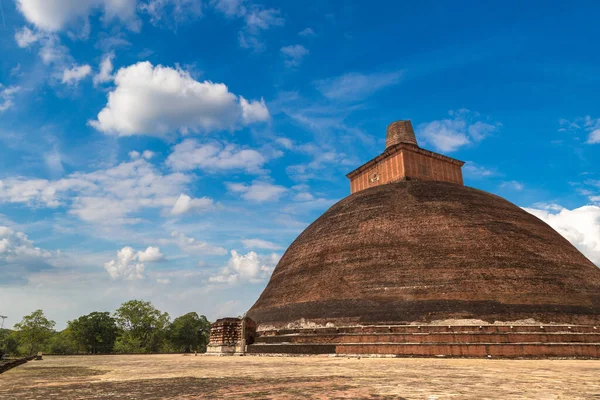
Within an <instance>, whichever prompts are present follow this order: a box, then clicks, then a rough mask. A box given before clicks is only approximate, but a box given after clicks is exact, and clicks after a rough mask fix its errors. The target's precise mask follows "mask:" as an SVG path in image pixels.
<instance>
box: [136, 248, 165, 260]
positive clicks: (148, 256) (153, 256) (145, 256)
mask: <svg viewBox="0 0 600 400" xmlns="http://www.w3.org/2000/svg"><path fill="white" fill-rule="evenodd" d="M137 258H138V260H140V261H141V262H154V261H161V260H163V259H164V258H165V256H164V254H163V253H161V252H160V248H158V247H153V246H149V247H148V248H147V249H146V250H145V251H138V253H137Z"/></svg>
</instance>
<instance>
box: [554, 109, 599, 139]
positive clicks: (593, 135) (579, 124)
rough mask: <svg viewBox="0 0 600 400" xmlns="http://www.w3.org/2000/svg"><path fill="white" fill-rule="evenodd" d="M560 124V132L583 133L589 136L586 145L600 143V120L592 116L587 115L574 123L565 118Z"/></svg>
mask: <svg viewBox="0 0 600 400" xmlns="http://www.w3.org/2000/svg"><path fill="white" fill-rule="evenodd" d="M558 123H559V125H560V128H559V129H558V131H559V132H575V133H577V132H582V133H585V134H586V136H587V138H586V139H585V143H587V144H598V143H600V118H592V117H591V116H590V115H586V116H585V117H580V118H576V119H575V120H573V121H570V120H568V119H564V118H563V119H560V120H559V121H558Z"/></svg>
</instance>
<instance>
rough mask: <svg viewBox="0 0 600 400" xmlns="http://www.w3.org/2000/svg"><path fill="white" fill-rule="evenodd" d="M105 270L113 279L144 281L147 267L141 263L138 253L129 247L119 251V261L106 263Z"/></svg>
mask: <svg viewBox="0 0 600 400" xmlns="http://www.w3.org/2000/svg"><path fill="white" fill-rule="evenodd" d="M104 269H105V270H106V272H108V274H109V275H110V277H111V278H112V279H115V280H116V279H126V280H136V279H144V270H145V269H146V267H145V266H144V264H143V263H141V262H140V260H139V257H138V253H136V251H135V250H134V249H133V248H132V247H129V246H125V247H123V248H122V249H121V250H119V251H117V259H116V260H110V261H109V262H106V263H104Z"/></svg>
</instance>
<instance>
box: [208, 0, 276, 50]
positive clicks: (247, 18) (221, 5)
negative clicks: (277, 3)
mask: <svg viewBox="0 0 600 400" xmlns="http://www.w3.org/2000/svg"><path fill="white" fill-rule="evenodd" d="M210 4H211V6H212V7H213V8H214V9H215V10H217V11H219V12H221V13H223V14H224V15H225V16H227V17H229V18H241V19H243V21H244V28H243V29H242V30H241V31H240V32H239V33H238V39H239V43H240V46H241V47H243V48H251V49H254V50H256V51H261V50H264V48H265V45H264V43H263V42H262V40H261V39H260V33H261V32H262V31H265V30H267V29H270V28H272V27H275V26H282V25H283V24H284V22H285V20H284V19H283V18H282V17H281V16H280V12H279V10H276V9H274V8H265V7H263V6H262V5H260V4H254V3H251V2H250V1H247V0H211V1H210Z"/></svg>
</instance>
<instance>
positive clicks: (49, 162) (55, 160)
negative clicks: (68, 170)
mask: <svg viewBox="0 0 600 400" xmlns="http://www.w3.org/2000/svg"><path fill="white" fill-rule="evenodd" d="M44 162H45V163H46V166H47V167H48V170H50V173H51V174H52V175H53V176H60V175H62V174H63V173H64V172H65V169H64V167H63V164H62V156H61V154H60V152H59V151H58V150H57V149H54V150H52V151H50V152H48V153H46V154H44Z"/></svg>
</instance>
